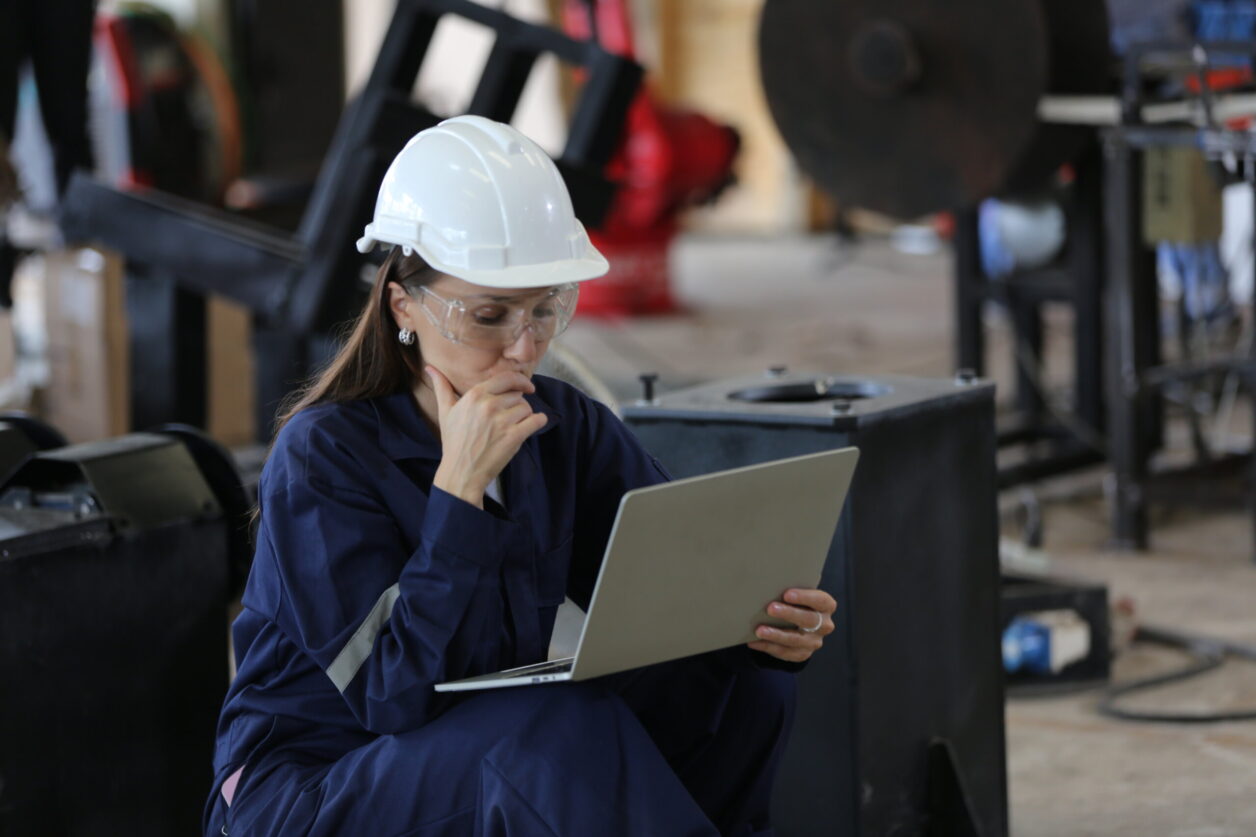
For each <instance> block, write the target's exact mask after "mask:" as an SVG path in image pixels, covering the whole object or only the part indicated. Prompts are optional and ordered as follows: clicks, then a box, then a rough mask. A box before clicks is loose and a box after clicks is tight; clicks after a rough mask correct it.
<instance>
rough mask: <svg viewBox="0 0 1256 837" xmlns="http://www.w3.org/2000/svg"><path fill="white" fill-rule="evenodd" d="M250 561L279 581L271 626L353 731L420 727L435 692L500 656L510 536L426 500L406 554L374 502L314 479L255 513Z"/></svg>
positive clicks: (283, 490)
mask: <svg viewBox="0 0 1256 837" xmlns="http://www.w3.org/2000/svg"><path fill="white" fill-rule="evenodd" d="M262 509H263V511H262V525H261V528H260V530H259V550H260V551H262V552H264V553H268V557H269V559H270V561H268V562H261V563H257V562H255V567H261V566H266V565H267V563H272V562H273V563H272V565H273V566H274V568H275V569H276V571H277V574H278V576H279V579H278V581H279V584H278V587H279V597H280V601H279V603H278V607H277V612H276V614H275V621H276V622H277V623H278V625H279V627H280V628H281V629H282V630H283V631H284V633H285V634H286V635H287V636H288V637H289V639H290V640H291V641H293V642H294V643H296V644H297V646H298V647H299V648H300V650H301V651H303V652H304V653H306V654H307V655H308V656H309V657H311V658H312V659H313V660H314V661H315V662H316V663H317V664H318V666H320V667H321V668H322V669H323V671H325V672H326V673H327V676H328V678H329V679H330V680H331V683H332V684H333V685H334V686H335V687H336V688H337V689H338V690H339V691H340V693H341V695H342V696H343V698H344V700H345V701H346V703H347V704H348V705H349V708H350V710H351V711H352V713H353V715H354V716H355V717H356V719H357V720H358V721H359V722H360V723H361V725H362V726H363V727H364V728H365V729H366V730H368V731H370V732H373V733H377V734H388V733H396V732H400V731H404V730H408V729H414V728H416V727H419V726H421V725H422V724H423V723H424V722H425V721H427V720H429V719H430V718H431V717H432V716H433V715H434V714H436V713H437V712H438V711H439V710H440V709H441V707H442V705H443V703H444V702H445V701H446V700H447V699H446V698H445V697H444V696H442V695H439V694H436V693H434V692H433V690H432V686H433V684H434V683H437V682H440V681H443V680H447V679H456V678H458V677H462V676H466V675H468V674H470V673H478V672H482V671H492V670H494V669H495V668H496V667H497V666H498V663H499V655H500V653H501V650H500V646H501V643H502V639H501V627H500V626H501V625H502V622H503V618H504V615H503V604H502V596H501V592H500V583H501V582H500V573H499V566H500V563H501V561H502V556H503V555H504V554H505V552H506V550H507V548H508V545H509V543H510V542H511V540H512V539H517V538H518V532H517V531H516V530H517V524H515V523H513V522H511V521H509V520H503V519H499V518H496V517H494V516H493V515H491V514H488V513H486V512H484V511H482V510H480V509H478V508H476V507H474V506H471V505H470V504H468V503H466V502H464V501H462V500H460V499H458V498H455V497H453V496H452V495H449V494H447V493H445V492H444V491H441V490H440V489H438V488H432V489H431V492H430V494H429V497H428V502H427V505H426V509H422V510H420V509H416V511H415V513H416V514H420V513H421V514H422V515H423V519H422V535H421V542H420V543H419V545H418V548H417V549H415V550H414V551H413V552H411V551H410V550H409V549H408V548H407V545H406V540H405V538H404V537H403V535H402V532H401V530H400V528H399V526H398V523H397V521H396V519H395V518H394V516H393V514H392V513H391V512H390V510H389V509H388V508H386V507H385V506H384V505H383V503H382V502H381V500H380V499H379V498H378V497H376V496H373V495H372V494H370V493H368V492H364V491H357V490H354V489H351V488H347V487H344V486H334V485H331V484H329V483H327V482H325V481H323V480H321V479H319V478H318V477H315V476H309V477H307V478H305V479H292V480H290V481H288V482H286V484H284V485H282V486H280V487H278V488H276V489H274V490H272V491H270V492H268V493H267V496H266V497H265V499H264V503H263V506H262Z"/></svg>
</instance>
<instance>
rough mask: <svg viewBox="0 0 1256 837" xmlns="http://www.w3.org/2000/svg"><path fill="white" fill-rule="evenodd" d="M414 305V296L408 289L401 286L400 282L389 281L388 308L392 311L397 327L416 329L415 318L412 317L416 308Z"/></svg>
mask: <svg viewBox="0 0 1256 837" xmlns="http://www.w3.org/2000/svg"><path fill="white" fill-rule="evenodd" d="M414 306H415V301H414V297H412V296H410V294H408V293H406V289H405V288H403V287H401V285H400V283H397V282H389V283H388V310H389V311H390V312H392V317H393V322H395V323H396V324H397V328H408V329H410V330H411V331H414V330H415V329H414V320H413V318H412V317H411V315H412V314H413V313H414V310H415V309H414Z"/></svg>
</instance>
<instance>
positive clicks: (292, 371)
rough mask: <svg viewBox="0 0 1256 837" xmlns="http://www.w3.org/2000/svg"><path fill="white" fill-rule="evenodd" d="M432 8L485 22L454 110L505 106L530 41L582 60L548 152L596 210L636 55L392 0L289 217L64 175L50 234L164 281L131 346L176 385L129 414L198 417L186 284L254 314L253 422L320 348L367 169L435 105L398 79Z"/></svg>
mask: <svg viewBox="0 0 1256 837" xmlns="http://www.w3.org/2000/svg"><path fill="white" fill-rule="evenodd" d="M446 15H451V16H458V17H462V18H465V19H467V20H470V21H473V22H475V23H477V24H479V25H481V26H484V27H487V28H488V29H490V30H492V31H493V32H494V33H495V37H496V42H495V46H494V48H493V50H492V53H491V55H490V57H489V59H488V61H487V63H486V64H485V66H484V68H483V70H482V72H481V75H480V80H479V83H478V84H477V86H476V91H475V94H474V96H473V98H472V101H471V102H470V103H469V106H468V112H470V113H475V114H478V115H482V116H487V117H490V118H495V119H500V120H509V119H510V117H511V115H512V114H513V113H514V111H515V108H516V107H517V105H518V103H519V99H520V96H521V95H522V93H523V90H524V87H525V85H526V83H527V81H528V77H529V73H530V71H531V69H532V68H533V66H534V65H535V64H536V62H537V60H538V59H539V58H540V57H541V56H542V55H545V54H550V53H553V54H556V55H558V56H560V57H561V58H562V59H563V60H564V61H567V62H569V63H571V64H574V65H578V66H581V67H583V68H584V69H585V72H586V73H587V76H586V77H585V79H584V81H583V83H582V85H581V88H580V92H579V95H578V97H577V99H576V101H575V103H574V104H573V107H572V115H571V119H570V123H569V125H568V133H567V139H566V144H565V148H564V151H563V152H562V154H560V155H559V156H558V159H557V163H558V166H559V169H560V171H562V172H563V174H564V177H565V178H566V179H567V181H568V187H569V189H570V191H571V193H572V199H573V203H574V204H575V207H576V212H577V215H579V216H580V217H582V218H583V219H585V220H586V222H587V223H589V224H590V225H595V224H596V223H597V222H598V221H599V220H600V219H601V218H602V217H603V215H604V214H605V212H606V211H607V208H608V206H609V204H610V201H611V199H612V195H613V186H612V184H611V183H609V182H608V181H607V180H606V178H605V175H604V173H603V169H604V167H605V165H606V163H607V162H608V161H609V159H610V157H611V155H612V153H613V152H614V151H615V149H616V148H617V146H618V143H619V140H620V130H621V127H622V125H623V119H624V113H625V111H626V109H627V107H628V103H629V102H630V101H631V98H632V96H633V95H634V94H635V92H636V89H637V86H638V84H639V82H640V75H641V69H640V66H639V65H637V64H636V63H634V62H632V61H630V60H628V59H625V58H622V57H620V56H618V55H615V54H613V53H611V52H608V51H607V50H605V49H603V48H601V47H599V46H598V45H596V44H594V43H589V42H582V41H576V40H573V39H571V38H568V37H565V36H563V35H561V34H560V33H557V32H555V31H553V30H552V29H549V28H548V27H543V26H538V25H535V24H530V23H526V22H523V21H520V20H518V19H516V18H513V17H511V16H510V15H507V14H505V13H503V12H500V11H498V10H496V9H492V8H488V7H486V6H483V5H480V4H478V3H474V2H470V0H405V2H402V3H399V4H398V5H397V8H396V12H395V15H394V17H393V21H392V24H391V25H390V26H389V29H388V35H387V37H386V38H385V41H384V43H383V44H382V46H381V47H380V52H379V57H378V59H377V61H376V63H375V67H374V70H373V71H372V74H371V78H370V80H369V81H368V82H367V84H366V86H365V88H364V89H363V90H362V92H361V94H360V95H359V96H358V97H357V98H356V99H355V100H354V102H353V103H351V104H350V105H349V106H348V108H347V109H346V111H345V112H344V114H343V116H342V117H341V118H340V121H339V127H338V128H337V133H336V137H335V139H334V140H333V142H332V145H331V148H330V150H329V151H328V153H327V156H326V158H325V160H324V162H323V164H322V166H321V168H320V169H319V174H318V179H317V181H316V182H315V184H314V187H313V191H312V192H311V193H310V195H309V199H308V201H307V202H306V203H305V204H304V209H303V211H302V212H301V216H300V218H301V220H300V223H299V225H298V226H297V228H296V230H295V231H294V232H288V231H285V230H283V229H279V228H275V227H271V226H265V225H259V224H258V223H253V222H249V221H248V220H246V219H244V218H241V217H239V216H238V215H232V214H228V213H225V212H223V211H221V210H215V209H214V208H212V207H211V206H208V205H205V204H201V203H193V202H189V201H187V200H185V199H183V196H179V195H177V194H170V193H168V192H164V191H157V190H148V191H145V192H137V191H129V190H128V191H121V190H119V189H117V188H115V187H112V186H109V185H106V184H103V183H100V182H99V181H96V180H93V179H91V178H90V177H87V176H79V177H77V178H76V179H75V180H74V181H73V182H72V183H71V186H70V189H69V192H68V194H67V196H66V199H65V206H64V211H63V213H62V219H61V224H62V229H63V230H64V231H65V234H66V236H67V237H68V238H69V239H71V240H86V241H103V242H104V243H106V244H108V245H109V246H111V247H113V248H115V249H117V250H118V251H120V252H121V253H122V254H123V255H124V256H125V257H126V261H127V264H128V266H138V268H139V269H142V270H145V271H150V272H152V271H156V272H158V273H160V274H161V275H162V276H163V277H166V278H168V280H169V283H170V284H169V285H167V286H166V290H168V291H169V297H170V298H171V299H170V303H169V304H166V305H164V306H162V307H161V309H160V310H157V311H149V312H145V316H143V317H142V322H143V324H144V326H143V328H144V329H145V330H151V332H152V333H153V336H152V337H151V338H150V340H149V342H148V346H147V348H148V349H149V350H150V351H148V352H141V353H143V354H145V355H146V356H147V357H150V358H156V359H158V360H157V362H163V363H167V364H168V365H169V367H170V368H171V369H177V370H178V372H177V375H178V377H179V386H178V387H176V388H174V389H173V390H170V389H165V388H156V387H135V388H133V390H132V393H133V395H132V397H133V401H134V402H135V411H136V413H137V418H136V421H137V422H138V421H139V420H140V419H139V416H144V417H145V418H147V419H148V420H150V421H151V420H152V417H153V416H155V415H161V416H164V417H166V419H167V420H168V419H169V418H171V417H173V418H178V419H180V420H183V421H188V422H191V423H194V424H199V423H201V422H202V421H203V408H201V409H198V408H199V407H201V405H199V404H197V403H196V400H195V396H194V395H193V394H192V391H193V390H195V391H196V392H204V389H205V387H204V374H203V369H204V363H203V362H199V363H198V362H197V361H198V358H196V357H195V356H194V353H192V354H186V355H185V356H184V357H182V358H180V357H179V352H178V351H177V347H178V346H180V345H181V344H184V343H187V344H193V345H203V342H204V341H203V340H199V339H197V338H198V335H197V330H198V329H197V327H198V325H199V322H200V320H201V319H202V317H201V315H200V313H199V311H198V310H196V309H197V303H196V300H197V299H198V298H199V297H203V296H204V295H206V294H211V293H212V294H220V295H222V296H225V297H228V298H230V299H233V300H235V301H236V302H238V303H241V304H243V305H244V306H246V307H247V308H248V309H249V310H250V311H252V313H253V315H254V321H255V330H254V341H255V343H254V349H255V357H256V362H257V379H258V394H257V405H258V416H257V432H258V434H259V435H260V436H261V437H262V438H267V437H268V436H269V430H270V425H271V420H272V418H273V416H274V413H275V409H276V407H277V405H278V404H279V403H280V402H281V401H282V399H283V397H284V396H285V395H287V394H288V393H289V392H290V391H291V390H292V389H293V388H294V387H295V386H296V385H297V384H298V383H299V382H300V381H301V380H303V379H304V378H305V377H306V376H307V375H308V374H309V373H310V371H311V370H312V369H314V368H316V367H317V366H318V365H319V364H320V363H321V362H322V361H323V360H324V359H325V358H326V357H327V356H328V353H329V352H330V351H331V349H332V347H333V346H334V340H335V338H334V335H333V334H332V329H334V327H336V326H337V325H339V324H340V323H342V322H343V321H344V320H345V319H346V318H347V317H348V316H349V315H350V313H351V312H353V311H355V310H356V309H357V306H358V305H359V304H360V302H361V300H362V298H363V293H364V290H365V287H364V284H363V282H362V281H360V278H361V276H362V271H363V268H364V266H368V265H369V263H368V262H367V260H366V258H365V257H363V256H362V255H361V254H359V253H357V252H356V250H355V248H354V246H353V244H354V242H355V241H356V239H357V237H358V236H359V235H360V232H361V229H362V228H363V227H364V226H365V222H366V220H367V219H368V217H369V214H370V212H371V210H372V209H373V206H374V193H375V185H374V184H378V182H379V180H380V178H381V177H382V176H383V171H384V169H385V168H386V166H387V164H388V162H389V161H390V160H391V159H392V157H393V156H395V154H396V152H397V151H399V150H400V148H401V146H402V145H403V144H404V142H405V141H406V140H407V139H408V138H409V137H410V136H412V135H413V134H414V133H416V132H417V131H419V130H421V129H423V128H425V127H428V126H430V125H432V124H435V123H436V122H437V121H438V119H439V117H438V116H436V115H435V114H433V113H432V112H431V111H429V110H428V109H427V108H426V107H424V106H423V105H420V104H418V103H416V102H414V101H413V99H412V96H411V89H412V87H413V85H414V83H415V78H416V76H417V75H418V73H419V71H420V69H421V67H422V65H423V62H424V58H425V55H426V51H427V48H428V46H429V44H430V43H431V40H432V36H433V34H434V32H435V30H436V27H437V25H438V23H439V22H440V20H441V19H442V18H443V17H445V16H446ZM279 156H286V155H282V154H281V155H279ZM238 191H243V192H245V193H246V194H247V193H248V192H249V190H248V189H247V188H242V189H240V190H238ZM254 191H257V190H254ZM237 197H239V196H238V195H237ZM241 200H242V199H241ZM161 344H164V345H161ZM137 348H141V347H137ZM137 380H138V379H137ZM143 380H149V378H148V377H147V376H146V377H145V378H144V379H143ZM183 393H186V395H184V394H183ZM163 399H165V400H163Z"/></svg>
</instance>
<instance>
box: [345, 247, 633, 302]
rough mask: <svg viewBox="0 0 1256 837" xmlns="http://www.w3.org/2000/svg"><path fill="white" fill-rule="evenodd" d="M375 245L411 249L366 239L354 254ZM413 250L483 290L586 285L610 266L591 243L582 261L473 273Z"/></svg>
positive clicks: (432, 264) (444, 270)
mask: <svg viewBox="0 0 1256 837" xmlns="http://www.w3.org/2000/svg"><path fill="white" fill-rule="evenodd" d="M378 244H383V245H386V246H406V247H412V245H408V244H407V245H400V244H396V245H394V244H393V242H387V241H379V240H378V239H376V238H373V237H371V236H369V235H367V236H364V237H362V238H360V239H358V243H357V245H358V252H360V253H369V252H370V251H371V250H372V249H374V248H375V246H376V245H378ZM413 249H414V250H415V252H417V253H418V254H419V257H420V258H422V259H423V261H425V262H427V264H428V265H429V266H430V267H431V268H432V269H433V270H437V271H439V272H441V273H445V274H448V275H449V276H455V277H457V278H459V279H462V280H463V281H465V282H470V283H472V284H473V285H482V286H484V287H486V288H503V289H510V290H515V289H518V288H544V287H550V286H552V285H566V284H568V283H569V282H587V281H588V280H590V279H596V278H598V277H599V276H605V275H606V273H607V272H608V271H609V270H610V269H611V266H610V262H608V261H606V257H605V256H603V255H602V254H601V253H599V252H598V251H597V249H596V248H595V247H594V246H593V245H592V243H590V244H588V246H587V248H586V249H585V256H584V257H583V258H579V259H564V260H563V261H558V262H547V263H545V264H525V265H512V266H508V267H503V268H495V269H492V270H473V269H471V268H467V267H462V266H460V265H448V264H444V263H442V262H441V261H440V260H439V259H437V258H435V257H434V256H433V255H432V254H430V253H427V252H424V251H425V249H426V248H423V247H413Z"/></svg>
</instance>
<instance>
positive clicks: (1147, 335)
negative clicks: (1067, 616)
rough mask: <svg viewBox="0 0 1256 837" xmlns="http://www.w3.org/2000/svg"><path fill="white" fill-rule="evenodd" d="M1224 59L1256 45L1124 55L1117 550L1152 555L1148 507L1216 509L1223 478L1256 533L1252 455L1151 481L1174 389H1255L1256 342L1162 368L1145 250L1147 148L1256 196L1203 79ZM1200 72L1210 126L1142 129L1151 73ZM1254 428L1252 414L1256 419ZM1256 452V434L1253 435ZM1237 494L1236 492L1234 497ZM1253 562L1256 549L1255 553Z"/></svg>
mask: <svg viewBox="0 0 1256 837" xmlns="http://www.w3.org/2000/svg"><path fill="white" fill-rule="evenodd" d="M1217 54H1227V55H1234V56H1237V57H1241V58H1243V59H1244V60H1247V61H1252V60H1256V43H1237V44H1193V45H1185V46H1184V45H1181V44H1177V45H1174V44H1169V45H1165V44H1145V45H1141V46H1138V47H1136V48H1133V49H1131V50H1130V51H1129V53H1128V54H1127V55H1126V60H1125V73H1124V83H1123V90H1122V109H1123V110H1122V124H1120V125H1118V126H1116V127H1113V128H1110V129H1106V130H1105V131H1104V132H1103V134H1102V137H1103V149H1104V196H1103V197H1104V203H1105V226H1106V232H1107V239H1108V259H1107V262H1108V264H1107V267H1108V293H1107V296H1106V298H1105V301H1104V308H1105V319H1106V321H1107V328H1108V331H1109V334H1110V339H1109V341H1108V351H1107V358H1106V360H1107V402H1108V414H1109V420H1110V428H1111V433H1110V434H1109V454H1110V459H1111V463H1112V483H1111V491H1110V500H1111V503H1112V536H1113V541H1114V543H1115V545H1117V546H1119V547H1122V548H1129V549H1145V548H1146V547H1147V506H1148V503H1149V501H1151V500H1153V499H1154V500H1164V501H1169V502H1181V501H1192V500H1193V501H1201V500H1202V501H1204V502H1206V503H1209V504H1214V505H1215V504H1216V503H1217V502H1218V500H1220V499H1222V497H1223V496H1224V495H1225V494H1226V492H1225V491H1224V490H1218V489H1224V487H1225V486H1223V485H1222V483H1221V481H1220V480H1221V479H1222V478H1223V477H1225V476H1226V475H1227V471H1229V472H1230V475H1233V474H1234V473H1235V472H1238V473H1240V474H1242V475H1243V476H1245V477H1246V479H1241V478H1240V480H1239V483H1240V486H1239V492H1238V493H1240V495H1241V496H1242V498H1243V501H1244V502H1245V504H1246V505H1247V507H1248V509H1249V512H1250V514H1251V516H1252V519H1253V524H1254V530H1253V531H1254V533H1256V457H1253V456H1252V454H1251V448H1250V447H1249V450H1248V451H1247V452H1246V453H1243V454H1241V455H1232V454H1227V455H1223V456H1221V457H1212V456H1210V455H1209V454H1208V452H1207V451H1206V450H1205V449H1204V448H1203V446H1202V444H1198V440H1199V439H1200V434H1199V433H1198V428H1197V427H1195V428H1194V429H1195V438H1196V440H1197V451H1198V453H1199V457H1198V459H1199V461H1198V462H1196V463H1195V464H1194V465H1192V466H1189V467H1186V468H1177V469H1163V470H1156V471H1154V472H1153V469H1152V463H1151V459H1152V455H1153V454H1154V453H1155V451H1156V449H1157V448H1158V447H1159V446H1160V441H1161V436H1162V434H1163V420H1164V411H1163V398H1162V393H1163V391H1164V389H1165V388H1166V387H1168V386H1172V385H1175V384H1181V383H1184V382H1190V381H1196V380H1200V379H1203V378H1207V377H1210V376H1215V375H1219V374H1235V375H1237V376H1238V377H1239V378H1240V379H1241V380H1243V381H1244V382H1246V383H1247V384H1248V387H1249V392H1250V391H1251V388H1252V387H1251V385H1252V383H1253V381H1254V380H1256V355H1254V354H1253V350H1254V348H1256V341H1253V345H1252V346H1249V347H1248V350H1247V354H1232V355H1229V356H1226V357H1223V358H1219V359H1216V360H1211V361H1193V360H1192V359H1191V358H1189V357H1187V358H1184V359H1183V361H1181V362H1176V363H1163V362H1162V360H1161V352H1160V339H1161V335H1160V311H1159V296H1158V293H1157V283H1156V273H1155V263H1154V256H1153V254H1152V252H1151V250H1150V248H1148V247H1147V246H1146V245H1145V244H1144V243H1143V235H1142V226H1143V225H1142V212H1143V196H1142V185H1143V184H1142V162H1143V152H1144V151H1146V150H1147V149H1150V148H1171V147H1177V148H1195V149H1198V150H1200V151H1202V152H1203V153H1204V154H1205V155H1207V156H1209V157H1211V158H1213V159H1217V158H1221V157H1223V156H1232V157H1233V158H1234V159H1237V160H1239V161H1241V163H1242V170H1243V175H1244V178H1245V179H1246V181H1247V182H1248V183H1249V184H1252V185H1253V186H1254V187H1256V136H1254V135H1253V134H1251V133H1250V132H1240V131H1233V130H1228V129H1223V128H1219V127H1217V126H1216V121H1215V119H1214V109H1213V103H1212V99H1211V95H1210V94H1209V92H1208V80H1207V71H1208V69H1209V60H1210V55H1217ZM1153 59H1154V60H1155V61H1156V62H1158V66H1160V67H1166V66H1167V67H1170V68H1180V67H1182V66H1187V67H1194V69H1195V71H1196V73H1197V76H1198V80H1199V83H1200V84H1199V86H1200V90H1201V93H1200V99H1199V105H1200V107H1201V109H1202V115H1203V117H1204V121H1205V123H1206V124H1207V125H1208V126H1209V127H1205V128H1194V127H1189V126H1187V127H1182V126H1167V125H1146V124H1141V114H1142V112H1143V107H1142V106H1143V91H1144V90H1145V88H1146V86H1147V85H1146V77H1145V72H1146V67H1147V66H1148V65H1149V64H1151V63H1152V60H1153ZM1253 417H1254V421H1256V410H1253ZM1253 444H1256V425H1254V426H1253ZM1228 493H1229V494H1231V495H1233V494H1234V493H1235V492H1234V491H1232V490H1231V491H1230V492H1228ZM1254 555H1256V544H1254Z"/></svg>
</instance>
